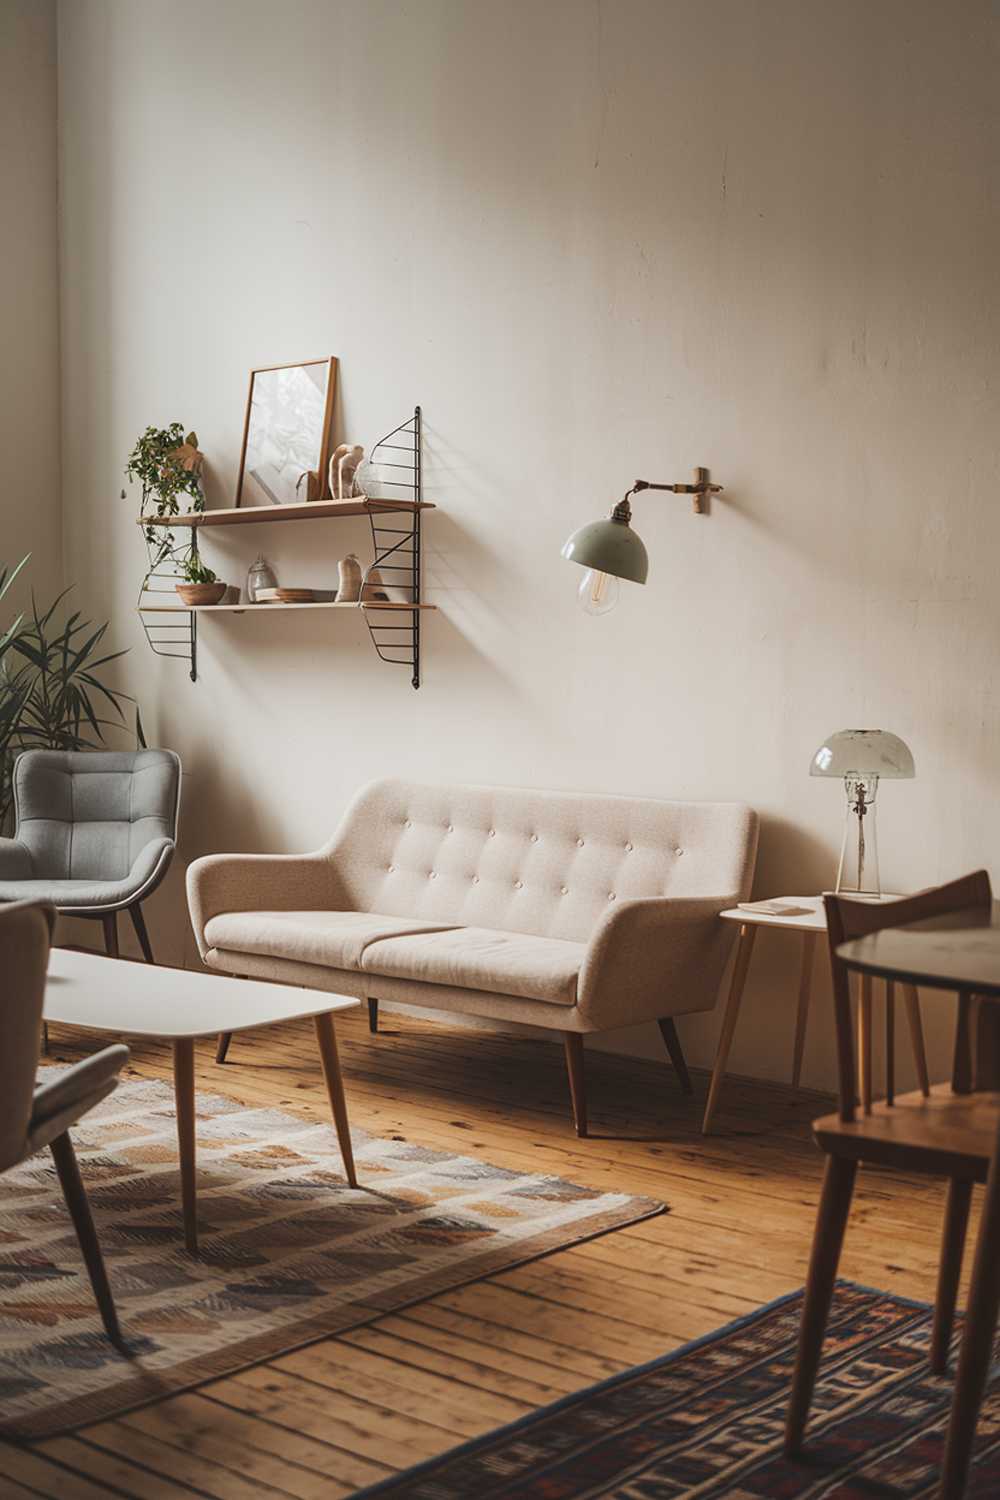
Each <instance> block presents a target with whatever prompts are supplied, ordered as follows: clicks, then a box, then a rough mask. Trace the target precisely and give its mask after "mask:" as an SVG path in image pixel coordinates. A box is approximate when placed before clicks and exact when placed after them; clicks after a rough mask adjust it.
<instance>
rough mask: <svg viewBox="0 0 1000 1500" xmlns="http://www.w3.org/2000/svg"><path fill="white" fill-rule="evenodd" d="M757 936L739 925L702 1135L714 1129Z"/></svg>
mask: <svg viewBox="0 0 1000 1500" xmlns="http://www.w3.org/2000/svg"><path fill="white" fill-rule="evenodd" d="M756 937H757V927H756V924H751V923H749V922H744V923H743V924H742V925H741V927H740V944H739V947H738V948H737V950H736V963H735V965H734V966H733V977H732V980H731V982H730V985H729V1000H728V1001H727V1003H726V1014H725V1017H724V1019H723V1022H722V1031H721V1032H720V1033H719V1045H718V1048H717V1050H716V1054H715V1066H714V1068H713V1069H712V1081H711V1083H710V1084H709V1086H708V1103H707V1104H706V1105H705V1118H704V1120H703V1121H702V1123H701V1133H702V1135H708V1133H709V1131H710V1130H711V1128H712V1120H713V1118H714V1116H715V1109H716V1105H717V1104H718V1102H719V1090H720V1089H721V1087H722V1080H723V1078H724V1077H725V1072H726V1063H727V1062H728V1061H729V1049H730V1047H731V1046H732V1045H733V1033H734V1032H735V1031H736V1022H737V1020H738V1019H739V1014H740V1002H741V1001H742V999H743V990H744V988H745V986H746V982H747V970H748V969H749V967H750V957H751V954H752V953H753V945H754V941H755V939H756Z"/></svg>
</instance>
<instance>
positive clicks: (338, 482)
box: [330, 443, 365, 500]
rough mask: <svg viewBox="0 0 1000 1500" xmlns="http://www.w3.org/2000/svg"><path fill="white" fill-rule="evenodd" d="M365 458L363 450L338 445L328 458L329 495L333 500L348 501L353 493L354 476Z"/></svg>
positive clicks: (356, 447)
mask: <svg viewBox="0 0 1000 1500" xmlns="http://www.w3.org/2000/svg"><path fill="white" fill-rule="evenodd" d="M364 456H365V450H364V449H363V448H361V447H359V446H357V445H355V446H354V447H353V448H351V447H348V445H347V443H339V444H338V446H337V447H336V448H334V450H333V453H332V455H331V457H330V494H331V495H332V496H333V498H334V500H350V498H351V496H352V495H353V493H354V476H355V474H356V473H357V470H358V465H359V464H360V463H361V460H362V459H363V458H364Z"/></svg>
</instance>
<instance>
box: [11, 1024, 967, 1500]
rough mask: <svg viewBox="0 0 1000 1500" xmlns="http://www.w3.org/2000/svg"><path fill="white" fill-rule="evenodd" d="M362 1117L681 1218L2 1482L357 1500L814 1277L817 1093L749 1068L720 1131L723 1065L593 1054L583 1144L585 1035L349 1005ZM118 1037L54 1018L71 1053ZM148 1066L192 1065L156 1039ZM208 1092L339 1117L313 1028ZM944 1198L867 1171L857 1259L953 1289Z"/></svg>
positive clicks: (55, 1445)
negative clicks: (579, 1092) (705, 1116)
mask: <svg viewBox="0 0 1000 1500" xmlns="http://www.w3.org/2000/svg"><path fill="white" fill-rule="evenodd" d="M338 1035H339V1037H340V1038H341V1052H342V1057H343V1063H344V1070H345V1075H346V1079H347V1088H348V1102H349V1106H350V1109H351V1115H352V1120H353V1121H354V1122H355V1123H356V1124H357V1125H359V1126H363V1127H364V1128H365V1129H367V1130H370V1131H373V1132H377V1133H381V1134H383V1135H390V1136H397V1137H403V1138H405V1139H407V1140H413V1141H421V1142H425V1143H427V1144H429V1145H433V1146H437V1147H441V1148H444V1149H447V1150H454V1151H459V1152H462V1153H463V1154H466V1155H473V1156H482V1157H484V1158H486V1159H488V1160H489V1161H491V1162H495V1163H498V1164H499V1165H501V1166H508V1167H516V1168H531V1169H532V1170H539V1169H541V1170H545V1171H549V1172H553V1173H558V1174H560V1175H562V1176H565V1177H567V1178H570V1179H572V1180H573V1181H575V1182H580V1183H585V1184H589V1185H592V1186H595V1187H609V1188H612V1187H613V1188H615V1189H621V1190H628V1191H632V1192H636V1193H645V1194H649V1195H650V1196H653V1197H656V1198H661V1199H663V1200H664V1201H666V1202H667V1204H668V1205H669V1209H670V1211H669V1213H666V1214H663V1215H661V1216H659V1217H658V1218H655V1219H650V1220H647V1221H645V1222H644V1223H641V1224H637V1225H635V1226H634V1227H632V1228H629V1229H624V1230H618V1231H616V1232H614V1233H612V1234H608V1235H605V1236H603V1237H602V1238H600V1239H597V1240H593V1241H591V1242H590V1243H588V1244H583V1245H578V1246H575V1247H574V1248H572V1249H568V1250H563V1251H560V1252H558V1253H557V1254H554V1255H550V1256H548V1257H546V1258H545V1259H543V1260H538V1261H535V1262H533V1263H532V1264H530V1265H528V1266H524V1267H521V1268H520V1269H517V1270H512V1271H507V1272H504V1273H502V1274H500V1275H498V1276H493V1277H490V1278H489V1279H488V1280H485V1281H481V1282H478V1283H476V1284H474V1285H471V1286H467V1287H462V1288H460V1289H458V1290H456V1291H452V1292H446V1293H444V1294H443V1295H441V1296H439V1297H435V1298H433V1299H431V1300H430V1301H428V1302H424V1303H422V1304H420V1305H419V1306H417V1307H413V1308H409V1309H407V1310H406V1311H404V1312H400V1313H393V1314H391V1315H389V1316H387V1317H385V1318H382V1319H381V1320H379V1321H378V1322H376V1323H373V1324H370V1325H368V1326H366V1327H364V1328H359V1329H356V1330H355V1331H353V1332H348V1333H344V1334H341V1335H339V1336H338V1337H335V1338H329V1339H325V1340H323V1341H322V1342H320V1343H317V1344H313V1345H311V1346H310V1347H309V1348H307V1349H303V1350H300V1351H299V1352H297V1353H292V1354H288V1355H285V1356H283V1357H281V1358H278V1359H274V1360H271V1361H270V1362H269V1363H266V1364H263V1365H258V1366H257V1367H255V1368H253V1369H249V1370H245V1371H242V1372H241V1373H239V1374H237V1375H234V1376H230V1377H229V1378H226V1379H222V1380H216V1381H213V1382H211V1383H209V1384H207V1385H204V1386H202V1387H201V1388H200V1389H199V1390H198V1391H196V1392H189V1393H186V1394H182V1395H178V1396H173V1397H170V1398H168V1399H166V1400H164V1401H162V1402H160V1403H159V1404H158V1405H156V1406H152V1407H147V1408H145V1409H144V1410H142V1411H138V1412H134V1413H132V1414H131V1415H128V1416H125V1417H123V1418H121V1419H120V1420H118V1421H105V1422H99V1423H96V1424H94V1425H93V1426H90V1427H87V1428H83V1429H81V1430H80V1431H79V1432H78V1433H76V1434H74V1435H73V1436H69V1437H62V1438H56V1439H49V1440H47V1441H44V1442H40V1443H38V1444H36V1445H34V1446H33V1447H31V1448H19V1447H13V1446H9V1445H6V1446H5V1445H0V1495H2V1496H4V1497H6V1496H11V1497H18V1496H22V1495H42V1496H52V1497H59V1500H77V1497H79V1500H98V1497H103V1496H108V1495H118V1496H127V1497H133V1496H134V1497H142V1500H182V1497H188V1500H189V1497H191V1496H200V1497H206V1496H207V1497H210V1500H243V1497H247V1500H249V1497H251V1496H252V1497H260V1500H267V1497H273V1496H277V1497H289V1496H291V1497H298V1500H313V1497H320V1496H322V1497H324V1500H335V1497H337V1496H341V1495H349V1494H351V1493H352V1492H353V1491H354V1490H355V1489H357V1488H359V1487H361V1486H362V1485H365V1484H368V1483H370V1482H372V1481H374V1480H376V1479H378V1478H380V1477H382V1476H385V1475H386V1474H389V1473H390V1472H392V1471H393V1470H396V1469H399V1468H405V1467H406V1466H408V1465H409V1464H412V1463H414V1462H416V1461H417V1460H419V1459H422V1458H426V1457H430V1456H431V1455H433V1454H435V1453H438V1452H441V1451H442V1450H444V1449H446V1448H449V1447H451V1446H453V1445H454V1444H455V1443H456V1442H459V1441H461V1440H463V1439H465V1438H468V1437H472V1436H474V1435H475V1434H477V1433H480V1432H484V1431H487V1430H488V1429H489V1428H491V1427H495V1426H496V1425H498V1424H499V1423H501V1422H507V1421H510V1420H512V1419H514V1418H516V1417H519V1416H522V1415H524V1414H525V1413H527V1412H529V1411H531V1410H532V1408H534V1407H536V1406H539V1405H541V1404H543V1403H545V1402H548V1401H553V1400H555V1399H557V1398H558V1397H560V1396H562V1395H564V1394H566V1393H567V1392H569V1391H574V1390H577V1389H579V1388H580V1387H581V1386H585V1385H587V1384H589V1383H590V1382H592V1381H595V1380H600V1379H602V1378H603V1377H604V1376H607V1375H610V1374H612V1373H613V1372H615V1371H617V1370H621V1369H623V1368H625V1367H627V1366H628V1365H631V1364H635V1363H637V1362H639V1361H641V1360H645V1359H649V1358H652V1357H653V1356H655V1355H657V1354H661V1353H664V1352H666V1351H667V1350H669V1349H673V1348H675V1347H676V1346H677V1345H678V1344H680V1343H682V1342H684V1341H685V1340H687V1339H691V1338H694V1337H696V1336H698V1335H699V1334H703V1333H707V1332H708V1331H710V1330H711V1329H713V1328H716V1327H718V1326H719V1325H720V1324H722V1323H725V1322H727V1321H729V1320H730V1319H732V1318H734V1317H738V1316H739V1315H740V1314H742V1313H745V1312H749V1311H750V1310H751V1309H752V1308H754V1307H757V1306H758V1305H759V1304H760V1303H762V1302H766V1301H768V1300H769V1299H771V1298H772V1297H776V1296H779V1295H781V1294H782V1293H783V1292H787V1291H790V1290H792V1289H793V1288H795V1287H798V1286H800V1285H801V1284H802V1282H803V1279H804V1275H805V1267H806V1259H807V1256H808V1252H809V1245H810V1239H811V1234H812V1222H813V1215H814V1211H815V1204H816V1199H817V1193H818V1186H819V1179H820V1167H821V1161H820V1157H819V1153H818V1152H817V1151H816V1150H815V1148H814V1147H813V1146H812V1144H811V1143H810V1140H809V1131H808V1122H809V1120H810V1119H811V1118H812V1116H813V1115H814V1114H816V1113H818V1112H820V1111H821V1110H822V1109H824V1108H825V1107H826V1101H825V1100H823V1099H821V1098H820V1097H819V1096H817V1095H812V1096H810V1095H801V1094H800V1095H794V1094H792V1093H791V1091H790V1090H786V1089H781V1088H777V1087H772V1086H768V1085H763V1084H753V1083H749V1082H746V1081H740V1080H735V1081H733V1082H732V1083H730V1085H729V1086H728V1087H727V1088H726V1090H725V1092H724V1094H723V1102H722V1107H721V1109H720V1112H719V1115H718V1127H717V1129H718V1133H717V1134H716V1135H714V1136H713V1137H711V1138H709V1139H707V1140H706V1139H704V1138H703V1137H702V1136H701V1134H700V1131H699V1121H700V1117H701V1109H702V1107H703V1103H704V1094H705V1085H706V1079H705V1078H704V1077H700V1078H699V1077H697V1076H696V1097H695V1099H694V1100H693V1101H692V1100H691V1099H690V1098H689V1097H686V1096H684V1095H683V1094H682V1093H681V1092H680V1090H679V1088H678V1087H677V1084H676V1082H675V1079H674V1076H673V1074H672V1071H671V1069H670V1067H669V1065H668V1064H667V1063H666V1062H664V1065H663V1066H662V1067H659V1066H657V1065H656V1064H654V1063H648V1062H636V1061H633V1060H630V1059H625V1058H620V1057H615V1056H612V1055H609V1054H607V1053H598V1052H593V1051H591V1052H588V1082H589V1094H590V1107H591V1122H592V1123H591V1129H592V1131H593V1135H592V1136H591V1138H590V1139H588V1140H586V1141H578V1140H576V1138H575V1137H574V1136H573V1134H572V1132H571V1129H570V1126H569V1121H568V1099H567V1093H566V1084H565V1078H564V1073H563V1060H562V1047H561V1046H559V1045H557V1044H552V1043H541V1042H536V1041H534V1040H531V1039H527V1038H526V1039H520V1038H518V1039H513V1038H510V1037H503V1036H498V1035H494V1034H491V1033H487V1032H481V1031H470V1030H467V1029H461V1028H459V1027H453V1026H448V1025H442V1024H439V1023H436V1022H431V1021H423V1020H416V1019H413V1018H411V1017H408V1016H407V1017H397V1016H393V1015H387V1016H385V1017H384V1018H383V1029H382V1032H381V1033H380V1034H379V1036H377V1037H372V1036H370V1035H369V1033H368V1029H367V1023H366V1021H365V1020H363V1019H362V1017H361V1014H360V1012H359V1013H357V1014H355V1013H351V1014H350V1015H349V1016H346V1017H343V1018H340V1019H339V1020H338ZM99 1044H100V1043H99V1041H98V1039H97V1038H94V1037H88V1036H86V1035H84V1034H82V1033H71V1032H69V1031H68V1030H66V1029H64V1028H53V1037H52V1051H53V1057H54V1059H57V1060H63V1061H72V1060H74V1059H75V1058H77V1057H78V1056H80V1055H82V1054H83V1053H85V1052H89V1051H92V1050H94V1048H95V1046H96V1045H99ZM132 1059H133V1066H132V1069H131V1071H132V1073H133V1075H136V1076H143V1077H169V1058H168V1055H167V1053H166V1051H165V1049H163V1048H160V1047H157V1046H154V1045H149V1044H146V1043H141V1042H140V1043H137V1044H135V1045H134V1046H133V1054H132ZM198 1084H199V1087H202V1088H206V1089H214V1090H217V1091H220V1092H224V1093H226V1094H229V1095H230V1096H232V1097H233V1098H237V1099H240V1100H244V1101H246V1102H248V1103H251V1102H252V1103H257V1102H261V1103H263V1102H267V1103H270V1104H274V1105H279V1106H281V1107H283V1108H286V1109H289V1110H292V1111H296V1112H299V1113H301V1114H303V1115H307V1116H309V1117H313V1118H319V1119H324V1120H326V1119H328V1117H329V1116H328V1105H327V1101H326V1094H325V1091H324V1086H323V1079H322V1075H321V1073H320V1065H319V1059H318V1057H317V1055H316V1049H315V1042H314V1038H313V1035H312V1031H311V1028H310V1027H309V1025H308V1023H305V1024H295V1025H292V1026H286V1027H282V1028H274V1029H273V1030H271V1031H269V1032H265V1033H261V1034H259V1035H254V1036H250V1037H237V1038H236V1039H235V1040H234V1042H233V1046H232V1049H231V1051H230V1062H228V1063H227V1064H226V1066H225V1067H222V1068H220V1067H217V1066H216V1065H215V1063H214V1061H213V1048H211V1047H210V1046H208V1045H207V1044H205V1045H201V1046H199V1049H198ZM942 1206H943V1193H942V1191H941V1189H940V1188H939V1187H938V1185H937V1184H934V1183H929V1182H927V1181H925V1180H913V1179H905V1178H901V1177H894V1176H891V1175H890V1174H884V1173H883V1174H880V1173H876V1172H871V1173H868V1174H865V1175H864V1176H863V1178H862V1182H861V1187H860V1190H859V1193H858V1196H857V1199H856V1205H855V1211H854V1214H853V1217H852V1220H851V1226H850V1229H849V1231H848V1237H847V1246H846V1252H845V1256H844V1262H843V1266H842V1273H843V1274H844V1275H845V1276H849V1277H852V1278H853V1279H855V1280H858V1281H862V1282H864V1283H866V1284H868V1285H874V1286H879V1287H885V1288H888V1289H891V1290H893V1291H898V1292H901V1293H905V1294H907V1295H910V1296H915V1297H921V1298H930V1297H931V1296H932V1295H933V1282H934V1275H935V1269H936V1259H937V1239H938V1233H939V1227H940V1223H941V1212H942Z"/></svg>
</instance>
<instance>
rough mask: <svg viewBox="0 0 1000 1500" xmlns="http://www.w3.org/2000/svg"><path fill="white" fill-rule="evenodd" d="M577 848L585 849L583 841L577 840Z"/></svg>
mask: <svg viewBox="0 0 1000 1500" xmlns="http://www.w3.org/2000/svg"><path fill="white" fill-rule="evenodd" d="M576 847H577V848H578V849H582V848H583V839H577V841H576Z"/></svg>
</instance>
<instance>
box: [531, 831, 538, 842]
mask: <svg viewBox="0 0 1000 1500" xmlns="http://www.w3.org/2000/svg"><path fill="white" fill-rule="evenodd" d="M531 842H532V843H533V844H537V843H538V834H537V833H533V834H532V835H531Z"/></svg>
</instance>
